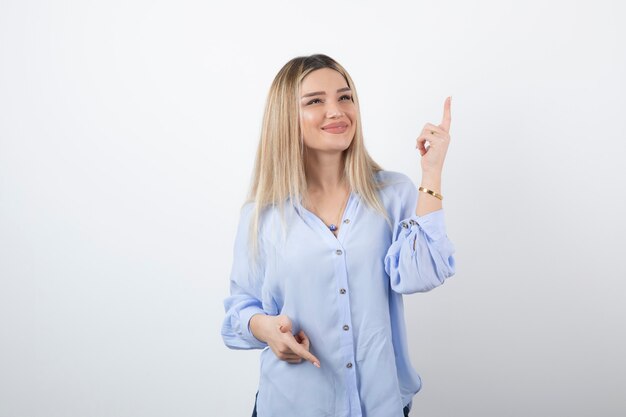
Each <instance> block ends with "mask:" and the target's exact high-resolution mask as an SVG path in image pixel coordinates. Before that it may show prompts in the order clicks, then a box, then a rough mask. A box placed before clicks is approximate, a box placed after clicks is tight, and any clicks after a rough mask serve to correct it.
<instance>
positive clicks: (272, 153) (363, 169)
mask: <svg viewBox="0 0 626 417" xmlns="http://www.w3.org/2000/svg"><path fill="white" fill-rule="evenodd" d="M321 68H331V69H333V70H335V71H337V72H339V73H340V74H341V75H342V76H343V77H344V78H345V80H346V82H347V83H348V87H350V89H351V90H352V97H353V101H354V104H355V106H356V131H355V134H354V138H353V140H352V142H351V144H350V146H349V147H348V148H347V149H346V150H345V151H344V158H343V160H344V172H343V175H344V177H345V179H346V180H347V183H348V186H349V187H350V189H351V190H352V191H354V192H356V193H357V194H358V195H359V196H360V197H361V199H362V200H363V201H364V202H365V203H366V204H367V205H369V206H370V207H372V208H374V209H375V210H377V211H379V212H380V213H381V214H382V215H383V217H384V218H385V219H386V220H387V222H388V223H390V222H389V217H388V215H387V212H386V210H385V208H384V207H383V205H382V203H381V201H380V198H379V197H378V193H377V192H376V190H377V189H378V188H379V186H380V185H379V184H378V183H377V182H376V180H375V177H374V174H375V173H376V172H378V171H381V170H382V167H381V166H380V165H378V164H377V163H376V162H375V161H374V160H373V159H372V158H371V157H370V155H369V154H368V152H367V150H366V149H365V145H364V143H363V131H362V127H361V113H360V110H359V100H358V97H357V92H356V87H355V85H354V82H353V81H352V78H351V77H350V75H349V74H348V72H347V71H346V70H345V69H344V68H343V67H342V66H341V65H340V64H339V63H338V62H336V61H335V60H334V59H332V58H330V57H329V56H326V55H322V54H316V55H310V56H300V57H296V58H293V59H292V60H290V61H289V62H287V63H286V64H285V65H284V66H283V67H282V68H281V70H280V71H279V72H278V74H277V75H276V77H275V78H274V81H273V82H272V85H271V87H270V91H269V94H268V96H267V102H266V105H265V113H264V116H263V125H262V128H261V138H260V141H259V146H258V149H257V153H256V160H255V164H254V172H253V176H252V183H251V187H250V191H249V194H248V198H247V200H246V203H254V212H253V213H252V218H251V221H250V234H249V235H250V237H251V241H252V245H253V248H254V249H253V252H254V253H255V254H256V251H257V239H258V231H259V219H260V216H261V212H262V211H263V210H264V209H265V208H267V207H268V206H272V207H276V206H278V207H279V209H280V212H281V219H282V218H283V204H284V203H285V201H286V200H287V199H290V201H291V202H292V203H293V204H295V205H298V204H300V199H301V198H302V197H304V196H306V193H307V179H306V174H305V168H304V166H305V163H304V162H305V161H304V143H303V141H302V132H301V130H300V123H299V120H300V118H299V115H300V114H299V112H300V106H299V96H300V86H301V83H302V80H303V79H304V78H305V77H306V76H307V75H308V74H309V73H311V72H312V71H315V70H318V69H321ZM283 224H284V222H283Z"/></svg>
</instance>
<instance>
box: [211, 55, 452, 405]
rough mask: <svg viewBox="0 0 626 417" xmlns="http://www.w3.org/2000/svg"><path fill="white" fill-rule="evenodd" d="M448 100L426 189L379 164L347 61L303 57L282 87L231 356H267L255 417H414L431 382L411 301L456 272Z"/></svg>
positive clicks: (229, 319) (249, 228)
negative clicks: (425, 376) (448, 199)
mask: <svg viewBox="0 0 626 417" xmlns="http://www.w3.org/2000/svg"><path fill="white" fill-rule="evenodd" d="M450 100H451V99H450V98H448V99H446V101H445V105H444V116H443V121H442V122H441V124H439V125H434V124H430V123H427V124H426V125H425V126H424V129H423V130H422V132H421V134H420V136H419V137H418V138H417V145H416V147H417V148H418V149H419V151H420V154H421V168H422V183H421V186H420V187H419V191H418V188H417V187H415V186H414V184H413V183H412V181H411V180H410V179H409V178H408V177H407V176H406V175H404V174H401V173H397V172H392V171H385V170H383V169H382V168H381V167H380V166H379V165H378V164H377V163H376V162H374V160H373V159H372V158H371V157H370V156H369V154H368V153H367V151H366V149H365V146H364V143H363V133H362V129H361V120H360V114H359V102H358V99H357V94H356V89H355V86H354V83H353V82H352V79H351V77H350V76H349V75H348V73H347V72H346V70H345V69H344V68H343V67H342V66H341V65H339V64H338V63H337V62H336V61H335V60H333V59H332V58H330V57H328V56H326V55H319V54H318V55H312V56H306V57H297V58H294V59H292V60H291V61H289V62H288V63H287V64H285V66H284V67H283V68H282V69H281V70H280V72H279V73H278V75H277V76H276V78H275V79H274V81H273V83H272V86H271V89H270V92H269V96H268V99H267V104H266V107H265V116H264V118H263V127H262V132H261V140H260V143H259V147H258V151H257V156H256V163H255V168H254V175H253V181H252V186H251V190H250V195H249V199H248V201H247V202H246V204H245V205H244V206H243V208H242V210H241V215H240V220H239V227H238V231H237V235H236V241H235V248H234V261H233V266H232V272H231V277H230V285H231V286H230V293H231V295H230V296H229V297H228V298H226V300H225V301H224V306H225V309H226V318H225V320H224V323H223V327H222V337H223V339H224V343H225V344H226V346H228V347H229V348H232V349H263V351H262V352H261V368H260V381H259V388H258V392H257V398H256V404H255V410H254V411H253V415H254V416H255V415H256V414H257V413H258V415H259V416H260V417H294V416H298V417H322V416H327V417H340V416H341V417H348V416H350V417H356V416H368V417H401V416H403V415H405V416H407V415H408V413H409V410H410V408H411V403H412V398H413V396H414V395H415V394H416V393H417V392H418V391H419V389H420V387H421V380H420V377H419V375H418V374H417V373H416V372H415V370H414V369H413V367H412V365H411V363H410V361H409V351H408V346H407V334H406V328H405V322H404V312H403V304H402V295H403V294H411V293H415V292H423V291H429V290H431V289H433V288H435V287H437V286H439V285H441V284H442V283H443V282H444V280H445V279H446V278H449V277H450V276H452V275H454V273H455V261H454V257H453V254H454V252H455V249H454V246H453V244H452V242H451V241H450V240H449V239H448V236H447V234H446V228H445V222H444V212H443V208H442V198H443V197H442V196H441V194H440V193H441V173H442V167H443V162H444V158H445V155H446V151H447V148H448V143H449V141H450V135H449V130H450ZM390 122H393V121H390ZM427 144H428V146H427ZM420 191H421V192H420ZM267 347H269V349H267Z"/></svg>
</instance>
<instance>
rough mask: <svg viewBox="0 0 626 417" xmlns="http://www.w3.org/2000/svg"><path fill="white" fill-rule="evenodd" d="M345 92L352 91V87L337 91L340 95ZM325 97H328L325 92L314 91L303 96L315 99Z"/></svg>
mask: <svg viewBox="0 0 626 417" xmlns="http://www.w3.org/2000/svg"><path fill="white" fill-rule="evenodd" d="M343 91H350V87H344V88H340V89H339V90H337V92H338V93H341V92H343ZM323 95H326V92H325V91H314V92H312V93H307V94H305V95H303V96H302V98H306V97H313V96H323Z"/></svg>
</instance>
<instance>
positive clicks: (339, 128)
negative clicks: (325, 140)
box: [322, 125, 348, 135]
mask: <svg viewBox="0 0 626 417" xmlns="http://www.w3.org/2000/svg"><path fill="white" fill-rule="evenodd" d="M322 130H323V131H324V132H328V133H332V134H335V135H336V134H339V133H344V132H345V131H346V130H348V125H340V126H334V127H323V128H322Z"/></svg>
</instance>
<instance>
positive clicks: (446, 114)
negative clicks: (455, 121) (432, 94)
mask: <svg viewBox="0 0 626 417" xmlns="http://www.w3.org/2000/svg"><path fill="white" fill-rule="evenodd" d="M451 103H452V96H450V97H448V98H446V101H445V102H444V103H443V119H442V120H441V124H440V125H439V127H440V128H442V129H443V130H445V131H446V132H449V131H450V122H451V121H452V115H451V114H450V113H451V112H450V107H451Z"/></svg>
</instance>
